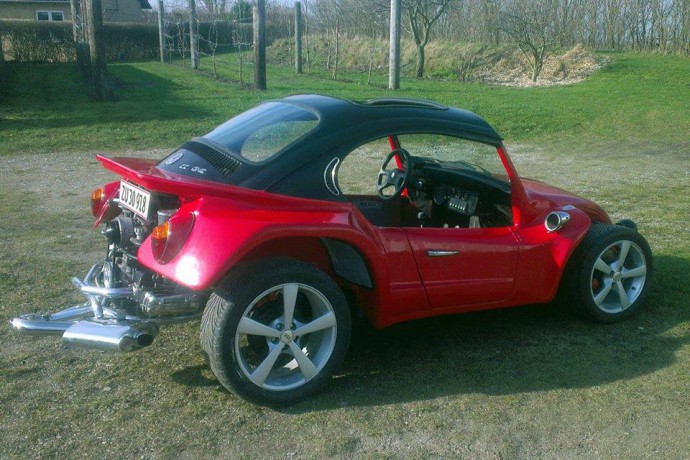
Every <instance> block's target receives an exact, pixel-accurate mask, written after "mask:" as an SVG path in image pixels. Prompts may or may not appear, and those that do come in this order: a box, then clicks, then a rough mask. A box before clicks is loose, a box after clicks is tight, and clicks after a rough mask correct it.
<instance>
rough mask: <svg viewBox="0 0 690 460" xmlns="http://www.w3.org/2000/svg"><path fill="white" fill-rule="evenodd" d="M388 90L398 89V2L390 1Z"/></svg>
mask: <svg viewBox="0 0 690 460" xmlns="http://www.w3.org/2000/svg"><path fill="white" fill-rule="evenodd" d="M388 89H400V0H391V17H390V48H389V53H388Z"/></svg>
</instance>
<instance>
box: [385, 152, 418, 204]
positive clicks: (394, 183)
mask: <svg viewBox="0 0 690 460" xmlns="http://www.w3.org/2000/svg"><path fill="white" fill-rule="evenodd" d="M396 156H397V157H398V158H400V163H402V165H401V167H400V168H398V167H397V165H396V167H395V168H393V169H388V165H389V164H390V162H391V161H392V160H393V158H395V157H396ZM411 169H412V160H411V158H410V154H409V152H408V151H407V150H405V149H395V150H392V151H391V152H390V153H389V154H388V155H387V156H386V159H385V160H383V164H382V165H381V169H380V170H379V175H378V178H377V179H376V193H378V195H379V197H380V198H381V199H382V200H386V201H387V200H392V199H393V198H395V197H397V196H399V195H400V194H401V193H402V191H403V190H405V184H406V183H407V179H409V177H410V171H411ZM391 187H393V189H392V190H393V191H392V193H391V192H390V189H391Z"/></svg>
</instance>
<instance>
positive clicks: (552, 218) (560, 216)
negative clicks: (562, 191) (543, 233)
mask: <svg viewBox="0 0 690 460" xmlns="http://www.w3.org/2000/svg"><path fill="white" fill-rule="evenodd" d="M569 220H570V214H568V213H567V212H565V211H554V212H550V213H549V215H548V216H546V220H544V227H546V230H547V231H548V232H549V233H553V232H557V231H558V230H560V229H561V228H563V226H564V225H565V224H567V223H568V221H569Z"/></svg>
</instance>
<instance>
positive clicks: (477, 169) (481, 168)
mask: <svg viewBox="0 0 690 460" xmlns="http://www.w3.org/2000/svg"><path fill="white" fill-rule="evenodd" d="M398 139H399V142H400V145H401V146H402V147H403V148H405V149H407V150H408V151H409V152H410V153H412V155H414V156H417V157H420V158H423V159H424V160H426V161H428V162H431V163H438V164H439V165H443V166H446V167H449V168H454V169H462V170H465V171H469V172H471V173H475V174H478V175H482V176H487V177H491V178H493V179H497V180H502V181H504V182H508V176H507V174H506V170H505V168H504V167H503V163H501V158H500V157H499V156H498V154H497V153H496V147H494V146H491V145H487V144H482V143H479V142H474V141H469V140H466V139H461V138H458V137H451V136H445V135H440V134H403V135H400V136H398Z"/></svg>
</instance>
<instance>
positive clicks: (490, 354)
mask: <svg viewBox="0 0 690 460" xmlns="http://www.w3.org/2000/svg"><path fill="white" fill-rule="evenodd" d="M655 263H656V267H655V268H656V273H655V275H656V276H655V284H654V286H653V289H652V291H651V292H650V296H649V297H648V300H647V304H646V305H645V309H644V311H643V312H641V314H640V315H639V316H637V317H636V318H634V319H632V320H630V321H625V322H623V323H620V324H615V325H601V324H594V323H588V322H584V321H580V320H577V319H574V318H572V317H570V315H568V314H565V313H563V312H562V311H558V310H555V307H554V308H549V307H544V306H530V307H524V308H517V309H511V310H503V311H487V312H483V313H477V314H468V315H457V316H452V317H440V318H434V319H430V320H425V321H417V322H410V323H405V324H400V325H398V326H393V327H391V328H389V329H385V330H382V331H374V330H372V329H371V328H366V327H357V328H355V335H354V336H353V338H352V345H351V349H350V352H349V354H348V358H347V361H346V363H345V364H344V365H343V366H342V368H341V373H340V374H339V375H338V376H336V378H335V379H334V380H333V382H332V383H331V385H330V387H327V388H326V390H325V391H324V392H323V393H321V394H320V395H317V396H316V397H315V398H313V399H311V400H307V401H305V402H304V403H302V404H301V405H299V406H296V407H293V408H290V409H287V410H286V412H288V413H299V412H309V411H312V410H323V409H324V408H340V407H343V406H376V405H383V404H391V403H404V402H409V401H417V400H425V399H433V398H437V397H443V396H451V395H457V394H468V393H480V394H489V395H494V394H495V395H507V394H516V393H523V392H534V391H548V390H555V389H568V388H587V387H593V386H597V385H602V384H607V383H611V382H615V381H619V380H627V379H631V378H635V377H638V376H641V375H646V374H649V373H652V372H654V371H657V370H659V369H662V368H665V367H667V366H669V365H671V364H672V363H674V361H675V359H676V358H675V353H676V351H677V350H678V349H679V348H681V347H682V346H684V345H686V344H688V343H690V336H689V335H688V334H687V333H685V334H680V335H674V334H667V333H668V332H669V330H671V329H673V328H674V327H675V326H677V325H679V324H681V323H684V322H688V321H690V310H689V309H688V305H687V297H688V286H687V280H685V279H684V276H685V275H683V274H687V273H688V272H690V260H688V259H683V258H679V257H671V256H661V257H657V258H656V260H655Z"/></svg>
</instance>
